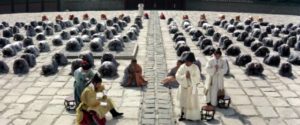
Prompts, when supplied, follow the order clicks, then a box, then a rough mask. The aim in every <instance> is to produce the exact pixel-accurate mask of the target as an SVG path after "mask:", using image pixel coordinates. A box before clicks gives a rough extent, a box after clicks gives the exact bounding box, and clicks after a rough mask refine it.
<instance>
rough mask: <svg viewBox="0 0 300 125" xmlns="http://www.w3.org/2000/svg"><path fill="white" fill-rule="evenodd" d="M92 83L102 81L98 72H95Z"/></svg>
mask: <svg viewBox="0 0 300 125" xmlns="http://www.w3.org/2000/svg"><path fill="white" fill-rule="evenodd" d="M92 83H93V84H97V83H102V78H101V76H100V75H99V74H98V73H96V74H95V75H94V77H93V79H92Z"/></svg>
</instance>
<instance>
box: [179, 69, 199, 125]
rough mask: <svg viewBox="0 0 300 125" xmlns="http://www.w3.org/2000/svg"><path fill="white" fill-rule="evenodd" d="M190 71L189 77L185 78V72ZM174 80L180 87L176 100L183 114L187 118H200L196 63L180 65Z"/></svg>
mask: <svg viewBox="0 0 300 125" xmlns="http://www.w3.org/2000/svg"><path fill="white" fill-rule="evenodd" d="M187 71H189V72H190V79H187V78H186V72H187ZM176 80H177V81H178V83H179V85H180V87H179V89H178V95H177V97H178V100H179V105H180V108H181V109H183V112H184V116H185V118H186V119H189V120H200V119H201V116H200V104H199V97H198V90H197V84H198V83H200V71H199V68H198V67H197V65H195V64H192V65H191V66H189V67H188V66H186V65H185V64H183V65H181V66H180V67H179V69H178V71H177V73H176Z"/></svg>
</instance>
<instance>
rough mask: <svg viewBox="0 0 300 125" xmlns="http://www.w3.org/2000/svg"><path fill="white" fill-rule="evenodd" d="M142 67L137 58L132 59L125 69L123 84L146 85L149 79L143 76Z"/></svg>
mask: <svg viewBox="0 0 300 125" xmlns="http://www.w3.org/2000/svg"><path fill="white" fill-rule="evenodd" d="M142 73H143V72H142V67H141V66H140V65H139V64H137V61H136V59H132V60H131V63H130V64H129V66H128V67H127V68H126V69H125V72H124V78H123V81H122V83H121V85H122V86H144V85H146V84H147V81H146V80H145V79H144V78H143V75H142Z"/></svg>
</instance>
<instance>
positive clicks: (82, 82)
mask: <svg viewBox="0 0 300 125" xmlns="http://www.w3.org/2000/svg"><path fill="white" fill-rule="evenodd" d="M80 65H81V67H80V68H78V69H76V70H75V72H74V78H75V82H74V99H75V103H76V106H78V105H79V104H80V102H81V100H80V95H81V93H82V91H83V90H84V88H85V87H86V84H87V82H88V81H89V80H90V79H92V78H93V77H94V75H95V71H93V69H92V65H91V64H90V63H88V62H87V61H86V60H82V61H81V64H80Z"/></svg>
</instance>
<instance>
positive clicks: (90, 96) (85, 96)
mask: <svg viewBox="0 0 300 125" xmlns="http://www.w3.org/2000/svg"><path fill="white" fill-rule="evenodd" d="M90 83H92V85H91V84H90ZM90 83H88V84H87V85H86V87H85V89H84V90H83V92H82V94H81V96H80V99H81V103H80V105H79V106H78V108H77V109H76V116H77V118H76V122H77V124H79V125H82V124H84V123H83V122H86V121H87V119H85V117H84V111H87V112H90V111H93V112H95V113H96V115H97V116H98V117H99V119H100V120H97V121H103V120H104V121H105V114H106V113H107V112H108V111H109V112H110V113H111V114H112V116H113V117H114V118H116V117H118V116H122V115H123V113H119V112H117V111H116V109H115V108H114V105H113V102H112V100H111V99H110V98H108V97H107V95H106V94H105V93H104V90H105V87H104V85H102V84H101V83H102V79H101V77H100V75H99V74H95V75H94V77H93V79H92V80H91V82H90ZM97 92H103V97H102V98H99V99H97V96H96V95H97ZM98 124H100V123H98ZM102 124H105V123H102ZM100 125H101V124H100Z"/></svg>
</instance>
